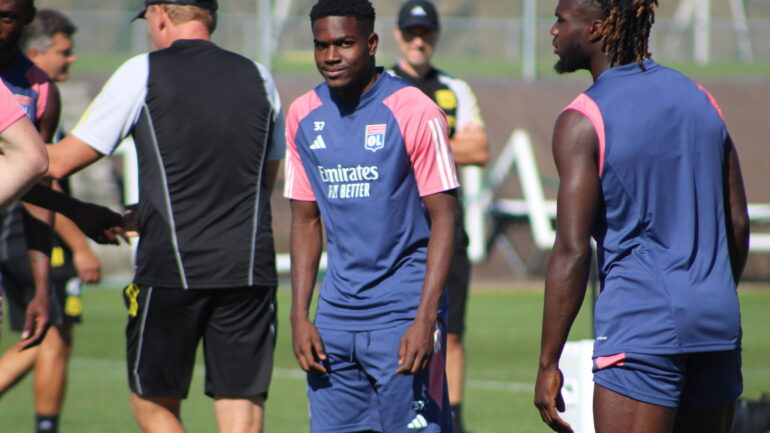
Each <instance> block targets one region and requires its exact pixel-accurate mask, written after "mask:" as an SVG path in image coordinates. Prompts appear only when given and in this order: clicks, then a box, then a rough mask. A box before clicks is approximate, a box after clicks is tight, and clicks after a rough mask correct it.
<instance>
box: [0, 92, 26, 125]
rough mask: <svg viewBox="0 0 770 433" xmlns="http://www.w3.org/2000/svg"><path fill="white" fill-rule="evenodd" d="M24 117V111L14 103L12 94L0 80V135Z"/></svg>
mask: <svg viewBox="0 0 770 433" xmlns="http://www.w3.org/2000/svg"><path fill="white" fill-rule="evenodd" d="M24 116H26V113H25V111H24V109H23V108H21V105H19V103H18V102H17V101H16V97H15V96H14V95H13V93H11V91H10V90H8V88H7V87H5V84H4V83H3V81H2V80H0V133H2V132H3V131H5V130H6V129H8V127H9V126H11V125H13V124H14V123H16V122H18V121H19V119H21V118H22V117H24Z"/></svg>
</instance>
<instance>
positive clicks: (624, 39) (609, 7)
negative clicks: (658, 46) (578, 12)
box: [601, 0, 658, 69]
mask: <svg viewBox="0 0 770 433" xmlns="http://www.w3.org/2000/svg"><path fill="white" fill-rule="evenodd" d="M601 5H602V9H603V16H604V30H603V31H602V49H603V50H604V54H605V55H606V56H607V59H609V61H610V65H611V66H616V65H624V64H627V63H631V62H636V63H637V64H639V67H640V68H642V69H644V65H643V63H642V62H643V61H644V60H645V59H647V58H650V56H651V54H650V52H649V51H648V42H649V38H650V30H651V29H652V24H653V23H654V22H655V7H656V6H658V0H601Z"/></svg>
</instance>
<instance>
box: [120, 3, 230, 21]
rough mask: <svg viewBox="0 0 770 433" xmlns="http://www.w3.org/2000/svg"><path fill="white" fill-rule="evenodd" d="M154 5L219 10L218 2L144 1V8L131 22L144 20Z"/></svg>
mask: <svg viewBox="0 0 770 433" xmlns="http://www.w3.org/2000/svg"><path fill="white" fill-rule="evenodd" d="M152 5H183V6H197V7H199V8H203V9H208V10H210V11H213V12H216V11H217V9H218V8H219V4H217V0H144V8H143V9H142V10H141V11H139V13H138V14H136V16H134V17H133V18H131V21H134V20H137V19H139V18H144V14H145V12H147V7H148V6H152Z"/></svg>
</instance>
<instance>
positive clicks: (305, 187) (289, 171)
mask: <svg viewBox="0 0 770 433" xmlns="http://www.w3.org/2000/svg"><path fill="white" fill-rule="evenodd" d="M319 106H321V100H320V99H319V98H318V96H317V95H316V94H315V91H312V90H311V91H310V92H308V93H306V94H304V95H302V96H300V97H299V98H297V100H296V101H294V103H293V104H291V107H290V108H289V114H288V116H287V118H286V165H285V172H284V174H285V178H286V179H285V182H286V184H285V186H284V190H283V195H284V197H286V198H289V199H292V200H301V201H316V198H315V194H314V193H313V188H312V187H311V186H310V181H309V180H308V177H307V173H306V172H305V166H304V165H302V160H301V159H300V156H299V152H298V151H297V142H296V140H295V139H296V135H297V131H298V129H299V123H300V122H301V121H302V119H304V118H305V116H307V115H308V114H309V113H310V112H311V111H313V110H315V109H316V108H318V107H319Z"/></svg>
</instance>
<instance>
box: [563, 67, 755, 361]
mask: <svg viewBox="0 0 770 433" xmlns="http://www.w3.org/2000/svg"><path fill="white" fill-rule="evenodd" d="M644 67H645V69H644V70H642V69H641V68H640V67H639V66H638V65H637V64H636V63H633V64H629V65H623V66H619V67H615V68H611V69H608V70H607V71H605V72H604V73H603V74H602V75H601V76H600V77H599V79H598V80H597V81H596V83H594V85H593V86H592V87H591V88H590V89H588V90H587V91H586V92H585V93H584V94H582V95H580V96H579V97H578V98H577V99H575V101H574V102H573V103H572V104H571V105H570V106H568V107H567V109H571V110H577V111H579V112H581V113H583V114H584V115H585V116H586V117H587V118H588V119H589V120H591V122H592V123H593V126H594V129H595V130H596V133H597V136H598V141H599V151H598V153H599V157H598V160H599V173H598V175H599V177H600V180H601V192H602V198H603V200H604V206H603V209H602V210H601V211H600V212H599V217H598V221H597V224H596V227H595V230H594V238H595V239H596V241H597V245H598V253H599V270H600V275H601V280H602V291H601V294H600V295H599V298H598V300H597V303H596V312H595V316H594V317H595V319H594V321H595V331H596V341H595V349H594V355H595V356H608V355H614V354H619V353H623V352H637V353H648V354H675V353H688V352H709V351H720V350H732V349H735V348H737V347H739V346H740V339H741V325H740V310H739V306H738V296H737V293H736V285H735V281H734V279H733V273H732V268H731V266H730V254H729V251H728V244H727V236H728V235H727V227H726V224H725V203H724V194H725V191H724V186H723V173H724V167H725V164H726V161H725V154H726V149H727V147H726V146H727V145H728V144H727V143H728V142H729V141H728V133H727V129H726V127H725V123H724V120H723V119H722V115H721V111H720V110H719V107H718V106H717V105H716V103H715V102H714V99H713V98H712V97H711V95H710V94H709V93H708V92H707V91H705V89H703V88H702V87H701V86H700V85H698V84H697V83H695V82H693V81H692V80H690V79H689V78H687V77H685V76H684V75H682V74H680V73H679V72H677V71H674V70H671V69H668V68H665V67H662V66H660V65H658V64H656V63H655V62H654V61H652V60H647V61H645V62H644Z"/></svg>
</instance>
